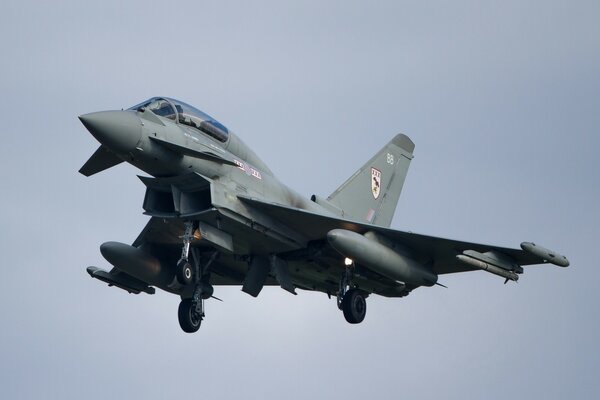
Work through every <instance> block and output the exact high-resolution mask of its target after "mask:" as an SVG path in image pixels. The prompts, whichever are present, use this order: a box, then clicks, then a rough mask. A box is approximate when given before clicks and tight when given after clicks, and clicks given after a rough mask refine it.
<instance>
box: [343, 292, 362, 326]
mask: <svg viewBox="0 0 600 400" xmlns="http://www.w3.org/2000/svg"><path fill="white" fill-rule="evenodd" d="M342 310H343V311H344V318H346V321H348V322H349V323H351V324H359V323H361V322H362V321H363V319H365V315H366V313H367V301H366V300H365V295H364V294H363V293H362V292H361V291H360V290H357V289H350V290H348V292H346V294H345V295H344V299H343V300H342Z"/></svg>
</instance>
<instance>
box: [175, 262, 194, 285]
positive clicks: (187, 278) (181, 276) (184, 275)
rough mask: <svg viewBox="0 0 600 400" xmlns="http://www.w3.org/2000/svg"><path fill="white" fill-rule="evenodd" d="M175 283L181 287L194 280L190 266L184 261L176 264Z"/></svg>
mask: <svg viewBox="0 0 600 400" xmlns="http://www.w3.org/2000/svg"><path fill="white" fill-rule="evenodd" d="M176 276H177V282H179V283H181V284H182V285H189V284H190V283H192V281H193V280H194V270H193V269H192V265H191V264H190V263H189V262H187V261H185V260H181V261H179V262H178V263H177V273H176Z"/></svg>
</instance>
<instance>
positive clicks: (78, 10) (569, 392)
mask: <svg viewBox="0 0 600 400" xmlns="http://www.w3.org/2000/svg"><path fill="white" fill-rule="evenodd" d="M322 3H323V2H321V1H315V2H308V1H305V2H298V3H295V4H289V2H277V1H269V2H227V1H222V2H211V3H207V2H190V4H185V3H171V4H168V3H165V2H148V1H144V2H128V3H127V4H126V5H123V4H121V2H113V1H102V2H93V3H92V2H89V3H88V2H75V1H73V2H60V1H59V2H53V4H49V3H48V4H47V3H46V2H41V1H38V2H27V1H21V2H8V3H7V4H3V5H2V11H1V12H0V35H1V37H2V41H1V42H0V59H1V61H0V93H2V96H0V116H1V117H2V121H3V127H2V131H3V135H2V137H3V144H2V145H1V146H0V167H1V169H0V170H1V171H2V172H1V174H2V190H1V192H0V193H1V197H0V206H1V207H0V222H1V226H2V228H1V230H0V239H1V240H0V254H1V260H2V268H3V274H2V277H3V279H2V284H1V290H0V315H1V321H2V323H1V326H2V329H0V396H1V397H2V398H7V399H8V398H15V399H16V398H82V397H83V398H89V399H96V398H98V399H100V398H132V397H134V396H136V397H139V398H166V397H169V398H174V397H175V396H192V397H194V398H200V397H207V398H208V397H212V398H237V397H239V396H243V395H249V396H250V398H286V399H301V398H302V399H303V398H306V397H307V396H313V397H314V398H325V397H330V398H331V397H333V396H343V397H344V398H349V399H359V398H365V397H367V396H368V397H369V398H375V397H381V398H391V397H392V396H400V395H402V396H404V397H406V398H411V399H418V398H433V397H440V398H456V399H464V398H486V399H506V398H532V397H533V398H547V399H564V398H567V397H568V398H595V397H598V395H599V394H600V392H599V390H598V383H597V378H598V372H597V371H598V370H599V369H600V365H599V364H600V362H599V361H598V360H599V359H600V350H599V347H598V344H597V340H598V336H599V334H600V323H599V321H598V315H599V314H598V310H597V308H598V306H599V305H600V296H599V295H598V289H597V287H598V284H599V282H600V272H599V271H600V268H599V266H598V263H597V261H596V259H595V258H594V254H595V251H596V249H597V247H598V243H597V242H598V239H599V238H600V228H599V226H600V209H599V206H598V198H599V197H600V189H599V183H600V162H599V161H598V158H597V152H598V149H599V148H600V139H599V138H598V128H599V126H600V112H599V111H598V110H600V75H599V71H600V28H599V27H598V17H599V16H600V5H599V3H598V2H597V1H589V2H584V1H568V2H567V1H564V2H552V1H543V2H542V1H540V2H527V4H523V3H524V2H521V1H503V2H497V3H493V4H484V2H479V1H472V2H469V1H455V2H428V3H427V4H424V3H425V2H421V1H415V2H400V1H392V2H376V4H372V3H375V2H353V1H343V2H342V1H337V2H328V3H327V5H324V4H322ZM153 95H166V96H172V97H175V98H180V99H182V100H184V101H186V102H188V103H190V104H193V105H195V106H196V107H198V108H200V109H202V110H204V111H206V112H207V113H209V114H211V115H213V116H215V117H216V118H217V119H219V120H220V121H221V122H223V123H224V124H226V125H227V126H228V127H229V128H231V129H233V130H234V131H236V132H237V133H238V134H239V135H240V136H241V137H242V138H243V139H244V141H246V142H247V143H249V144H250V145H252V146H253V148H254V149H255V150H256V152H257V153H258V154H259V155H261V157H262V158H263V159H264V160H265V161H266V162H267V164H268V165H270V167H271V169H272V170H273V171H274V172H275V173H276V174H277V175H278V176H279V177H280V178H281V179H282V180H283V181H284V182H287V183H288V184H289V185H290V186H292V187H293V188H295V189H296V190H298V191H299V192H300V193H304V194H306V195H307V196H310V195H311V194H312V193H317V194H320V195H324V196H326V195H328V194H329V193H330V192H331V191H332V190H333V189H335V188H336V187H337V186H338V185H339V184H340V183H341V182H342V181H343V180H344V179H346V178H347V177H348V176H349V175H350V174H351V173H353V172H354V170H355V169H356V168H358V167H359V166H360V165H362V164H363V162H364V161H365V160H367V159H368V157H370V156H371V155H372V154H373V153H374V152H375V151H377V150H378V149H379V148H380V147H381V146H382V145H383V144H384V143H385V142H386V141H388V140H389V139H390V138H391V137H392V136H393V135H394V134H396V133H398V132H403V133H406V134H408V135H409V136H410V137H411V138H412V139H413V141H414V142H415V143H416V149H415V159H414V161H413V163H412V165H411V170H410V172H409V175H408V178H407V181H406V184H405V187H404V192H403V194H402V197H401V199H400V202H399V205H398V210H397V213H396V216H395V219H394V222H393V224H392V226H393V227H394V228H397V229H405V230H412V231H416V232H421V233H427V234H432V235H439V236H445V237H451V238H457V239H464V240H471V241H478V242H484V243H494V244H498V245H504V246H512V247H518V245H519V243H520V242H521V241H523V240H532V241H535V242H537V243H540V244H543V245H546V246H548V247H550V248H553V249H556V250H558V251H561V252H563V253H565V254H566V255H567V256H568V257H569V258H570V260H571V265H572V268H569V269H566V270H564V269H560V268H557V267H531V268H528V269H527V270H526V273H525V275H524V276H523V277H522V278H521V281H520V282H519V283H518V284H512V285H511V284H508V285H503V284H502V280H501V279H500V278H498V277H496V276H493V275H490V274H486V273H484V272H481V273H470V274H456V275H451V276H443V277H441V278H440V282H441V283H444V284H446V285H447V286H449V289H442V288H439V287H435V288H429V289H428V288H424V289H420V290H417V291H415V292H413V293H412V294H411V295H410V296H409V297H407V298H405V299H395V300H394V299H385V298H381V297H375V296H374V297H370V298H369V304H368V307H369V311H368V314H367V318H366V319H365V322H364V323H363V324H361V325H359V326H350V325H348V324H347V323H346V322H345V321H344V319H343V317H342V315H341V313H339V311H338V310H337V308H336V306H335V302H334V301H333V300H328V299H327V297H326V296H325V295H323V294H315V293H308V292H300V294H299V295H298V296H291V295H289V294H288V293H286V292H284V291H282V290H281V289H276V288H269V289H266V290H265V291H263V293H261V295H260V296H259V298H257V299H253V298H251V297H250V296H248V295H246V294H244V293H242V292H240V290H239V288H237V287H236V288H216V293H215V294H216V295H217V296H219V297H221V298H223V299H224V300H225V301H224V302H223V303H218V302H210V303H209V304H208V305H207V307H208V309H207V313H208V315H207V319H206V320H205V324H203V326H202V328H201V330H200V332H198V333H197V334H195V335H185V334H183V333H182V332H181V331H180V329H179V326H178V324H177V316H176V310H177V304H178V298H177V297H176V296H172V295H168V294H166V293H162V292H161V293H157V294H156V295H154V296H147V295H139V296H133V295H128V294H126V293H125V292H123V291H120V290H117V289H114V288H108V287H106V286H105V285H103V284H101V283H100V282H98V281H94V280H92V279H90V278H89V276H88V275H87V274H86V273H85V267H86V266H88V265H97V266H100V267H107V263H106V262H105V261H104V260H103V258H102V256H101V255H100V252H99V250H98V246H99V245H100V244H101V243H102V242H104V241H108V240H117V241H122V242H131V241H133V239H135V237H136V236H137V234H138V232H139V231H140V230H141V229H142V227H143V226H144V224H145V222H146V220H147V217H144V216H143V215H142V214H141V204H142V200H143V194H144V188H143V185H142V184H141V183H140V182H139V181H138V179H137V178H136V177H135V175H136V174H137V173H139V172H138V171H136V170H135V169H134V168H133V167H131V166H124V165H121V166H118V167H116V168H114V169H112V170H109V171H106V172H104V173H102V174H99V175H98V176H94V177H92V178H87V179H86V178H84V177H83V176H81V175H79V174H78V173H77V170H78V169H79V167H80V166H81V165H82V164H83V163H84V162H85V161H86V160H87V158H88V157H89V156H90V155H91V154H92V152H93V151H94V150H95V148H96V147H97V143H96V142H95V141H94V139H93V138H92V137H91V135H89V134H88V133H87V132H86V130H85V129H84V128H83V126H81V124H80V123H79V121H78V120H77V115H79V114H82V113H86V112H91V111H98V110H104V109H120V108H122V107H128V106H130V105H132V104H135V103H137V102H139V101H141V100H143V99H145V98H147V97H150V96H153Z"/></svg>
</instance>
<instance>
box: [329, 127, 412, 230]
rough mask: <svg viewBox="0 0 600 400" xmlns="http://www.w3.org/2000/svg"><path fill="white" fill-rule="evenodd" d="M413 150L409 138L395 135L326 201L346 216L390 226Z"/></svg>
mask: <svg viewBox="0 0 600 400" xmlns="http://www.w3.org/2000/svg"><path fill="white" fill-rule="evenodd" d="M414 149H415V144H414V143H413V142H412V140H410V138H409V137H408V136H406V135H403V134H399V135H396V136H395V137H394V138H393V139H392V140H391V141H390V142H389V143H388V144H387V145H385V146H384V147H383V148H382V149H381V150H380V151H379V152H378V153H377V154H375V156H373V158H371V159H370V160H369V161H368V162H367V163H366V164H365V165H363V166H362V167H361V168H360V169H359V170H358V171H356V172H355V173H354V174H353V175H352V176H351V177H350V178H349V179H348V180H347V181H346V182H344V183H343V184H342V186H340V187H339V188H337V189H336V191H335V192H333V193H332V194H331V195H330V196H329V197H328V198H327V200H328V201H329V202H330V203H333V204H334V205H336V206H337V207H339V208H340V209H342V210H343V211H344V216H345V217H348V218H352V219H355V220H357V221H367V222H369V223H371V224H375V225H379V226H386V227H387V226H390V224H391V223H392V217H393V216H394V212H395V211H396V204H398V199H399V198H400V192H401V191H402V186H403V185H404V180H405V179H406V174H407V173H408V167H409V165H410V161H411V160H412V158H413V154H412V153H413V150H414Z"/></svg>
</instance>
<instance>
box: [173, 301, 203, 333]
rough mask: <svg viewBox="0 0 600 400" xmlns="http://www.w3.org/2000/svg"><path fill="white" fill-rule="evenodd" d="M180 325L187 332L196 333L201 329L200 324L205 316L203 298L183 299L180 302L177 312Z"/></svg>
mask: <svg viewBox="0 0 600 400" xmlns="http://www.w3.org/2000/svg"><path fill="white" fill-rule="evenodd" d="M177 316H178V318H179V326H180V327H181V329H182V330H183V331H184V332H186V333H194V332H196V331H197V330H198V329H200V324H201V323H202V319H203V318H204V305H203V301H202V299H200V302H199V303H198V302H196V301H195V300H194V299H183V300H182V301H181V303H179V310H178V312H177Z"/></svg>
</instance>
